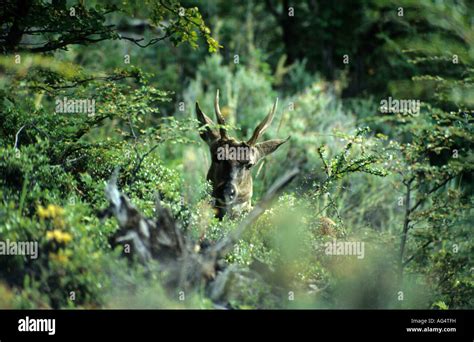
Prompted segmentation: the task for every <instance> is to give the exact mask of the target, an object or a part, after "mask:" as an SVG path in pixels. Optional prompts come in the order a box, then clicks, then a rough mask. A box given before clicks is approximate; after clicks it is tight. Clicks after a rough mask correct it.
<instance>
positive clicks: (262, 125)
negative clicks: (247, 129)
mask: <svg viewBox="0 0 474 342" xmlns="http://www.w3.org/2000/svg"><path fill="white" fill-rule="evenodd" d="M277 106H278V97H277V98H276V100H275V103H274V104H273V107H272V109H271V110H270V112H269V113H268V114H267V116H266V117H265V119H263V121H262V122H261V123H260V124H259V125H258V126H257V127H256V128H255V130H254V131H253V134H252V137H251V138H250V139H249V141H247V144H249V145H250V146H253V145H255V144H256V142H257V140H258V138H260V136H261V135H262V134H263V132H265V130H266V129H267V128H268V126H270V124H271V123H272V120H273V116H274V115H275V111H276V108H277Z"/></svg>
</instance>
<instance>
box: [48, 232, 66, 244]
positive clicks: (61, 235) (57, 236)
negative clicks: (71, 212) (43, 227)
mask: <svg viewBox="0 0 474 342" xmlns="http://www.w3.org/2000/svg"><path fill="white" fill-rule="evenodd" d="M46 238H47V239H48V240H56V241H57V242H59V243H65V244H66V243H68V242H71V240H72V235H71V234H69V233H65V232H62V231H61V230H59V229H54V230H52V231H48V232H46Z"/></svg>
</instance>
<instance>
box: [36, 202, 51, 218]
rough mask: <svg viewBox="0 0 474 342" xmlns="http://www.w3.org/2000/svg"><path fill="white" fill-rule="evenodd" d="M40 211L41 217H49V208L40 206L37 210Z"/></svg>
mask: <svg viewBox="0 0 474 342" xmlns="http://www.w3.org/2000/svg"><path fill="white" fill-rule="evenodd" d="M36 211H37V212H38V216H39V217H41V218H42V219H44V218H48V216H49V212H48V210H47V209H45V208H44V207H43V206H42V205H40V206H38V209H37V210H36Z"/></svg>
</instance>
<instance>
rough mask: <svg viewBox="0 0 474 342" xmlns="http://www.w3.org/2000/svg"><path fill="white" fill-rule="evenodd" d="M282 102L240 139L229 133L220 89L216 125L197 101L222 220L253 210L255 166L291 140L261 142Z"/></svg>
mask: <svg viewBox="0 0 474 342" xmlns="http://www.w3.org/2000/svg"><path fill="white" fill-rule="evenodd" d="M277 105H278V98H277V99H276V100H275V103H274V104H273V106H272V108H271V109H270V111H269V113H268V114H267V116H266V117H265V118H264V119H263V121H262V122H261V123H260V124H259V125H258V126H257V127H256V128H255V130H254V131H253V134H252V136H251V137H250V139H249V140H247V141H240V140H237V139H235V138H232V137H230V136H229V135H228V133H227V129H226V127H225V126H226V122H225V119H224V116H223V115H222V113H221V110H220V107H219V89H217V91H216V97H215V100H214V111H215V114H216V119H217V123H218V131H216V130H215V129H213V127H215V126H216V125H215V124H214V122H213V121H212V120H211V119H210V118H209V117H208V116H207V115H206V114H204V112H203V111H202V110H201V108H200V107H199V103H198V102H196V116H197V119H198V121H199V125H200V126H199V129H200V131H199V135H200V137H201V139H202V140H204V141H205V142H206V143H207V145H208V147H209V151H210V154H211V165H210V167H209V171H208V173H207V181H209V182H210V184H211V186H212V194H211V195H212V197H213V199H214V209H215V211H216V217H217V218H219V220H222V219H223V217H224V216H225V215H228V216H230V217H236V216H239V215H241V214H243V213H245V212H248V211H250V210H251V209H252V204H251V202H252V195H253V180H252V168H253V167H254V166H255V165H256V164H257V163H258V162H260V161H261V160H262V159H263V158H265V157H266V156H268V155H269V154H271V153H273V152H275V151H276V150H277V149H278V148H279V147H280V146H281V145H283V144H284V143H285V142H287V141H288V140H289V139H290V137H288V138H287V139H272V140H267V141H263V142H260V143H259V142H257V141H258V139H259V138H260V137H262V135H263V133H264V132H265V130H266V129H267V128H268V127H269V126H270V124H271V122H272V120H273V117H274V115H275V111H276V109H277Z"/></svg>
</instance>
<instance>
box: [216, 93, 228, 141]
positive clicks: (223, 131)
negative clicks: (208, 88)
mask: <svg viewBox="0 0 474 342" xmlns="http://www.w3.org/2000/svg"><path fill="white" fill-rule="evenodd" d="M214 109H215V111H216V117H217V123H218V124H219V125H221V126H224V125H225V120H224V116H223V115H222V113H221V109H220V108H219V89H217V92H216V99H215V100H214ZM219 132H220V134H221V138H222V139H227V131H226V129H225V128H224V127H220V128H219Z"/></svg>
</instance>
